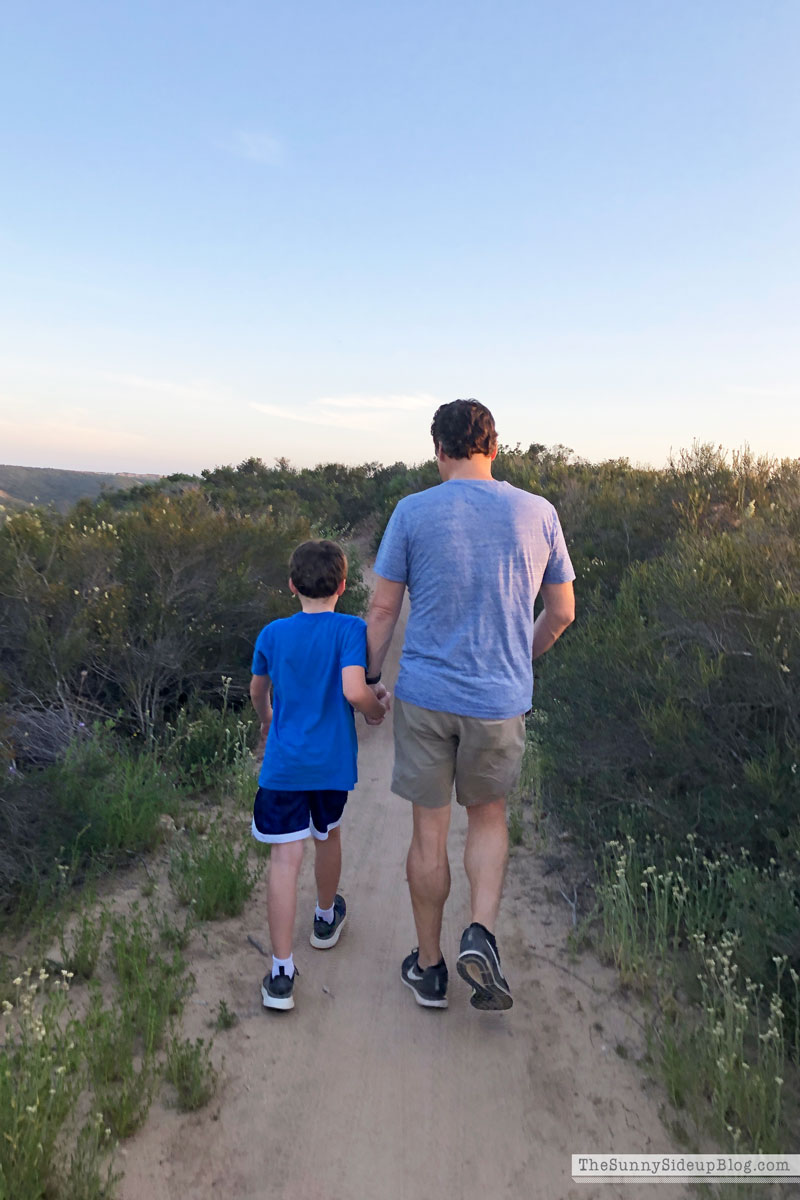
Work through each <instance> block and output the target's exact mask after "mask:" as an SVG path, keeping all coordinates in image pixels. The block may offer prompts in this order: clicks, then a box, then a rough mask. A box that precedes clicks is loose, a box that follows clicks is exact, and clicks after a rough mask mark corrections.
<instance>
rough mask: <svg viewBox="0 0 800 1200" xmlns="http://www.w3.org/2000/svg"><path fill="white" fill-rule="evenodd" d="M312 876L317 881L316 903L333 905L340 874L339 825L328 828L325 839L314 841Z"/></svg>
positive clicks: (321, 906) (326, 907)
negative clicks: (314, 855) (314, 854)
mask: <svg viewBox="0 0 800 1200" xmlns="http://www.w3.org/2000/svg"><path fill="white" fill-rule="evenodd" d="M314 849H315V851H316V857H315V859H314V877H315V879H316V881H317V904H318V905H319V907H320V908H323V909H328V908H332V907H333V902H334V900H335V899H336V889H337V888H338V886H339V878H340V876H341V874H342V839H341V832H340V826H338V825H337V826H336V828H335V829H329V830H328V836H327V838H326V839H325V841H315V843H314Z"/></svg>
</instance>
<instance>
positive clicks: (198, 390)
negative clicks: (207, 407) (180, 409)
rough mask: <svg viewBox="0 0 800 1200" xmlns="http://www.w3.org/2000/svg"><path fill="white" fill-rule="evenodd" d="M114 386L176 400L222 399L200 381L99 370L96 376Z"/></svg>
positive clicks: (213, 389)
mask: <svg viewBox="0 0 800 1200" xmlns="http://www.w3.org/2000/svg"><path fill="white" fill-rule="evenodd" d="M97 377H98V378H99V379H101V380H103V381H104V382H106V383H111V384H113V385H114V387H119V388H126V389H130V390H131V391H136V392H145V393H147V394H149V395H156V396H173V397H174V398H175V399H177V400H223V399H225V397H224V396H223V395H222V394H221V393H220V391H219V390H218V389H215V388H213V387H211V386H209V385H208V384H206V383H202V382H190V383H185V382H183V381H182V380H176V379H154V378H152V377H150V376H147V375H126V374H122V375H119V374H112V373H111V372H101V373H99V374H98V376H97Z"/></svg>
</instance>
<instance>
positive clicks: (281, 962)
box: [272, 954, 294, 979]
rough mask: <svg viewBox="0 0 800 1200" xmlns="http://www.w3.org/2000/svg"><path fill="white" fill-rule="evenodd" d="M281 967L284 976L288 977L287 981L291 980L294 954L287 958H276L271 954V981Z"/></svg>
mask: <svg viewBox="0 0 800 1200" xmlns="http://www.w3.org/2000/svg"><path fill="white" fill-rule="evenodd" d="M281 967H283V973H284V975H287V976H288V977H289V979H291V978H292V976H293V975H294V954H290V955H289V957H288V958H276V957H275V955H274V954H273V956H272V978H273V979H274V978H275V976H276V975H277V974H278V972H279V971H280V969H281Z"/></svg>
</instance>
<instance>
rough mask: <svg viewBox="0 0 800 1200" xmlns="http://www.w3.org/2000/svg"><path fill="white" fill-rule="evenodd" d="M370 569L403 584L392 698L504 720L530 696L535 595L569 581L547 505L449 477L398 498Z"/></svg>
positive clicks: (506, 489)
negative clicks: (405, 602) (405, 595)
mask: <svg viewBox="0 0 800 1200" xmlns="http://www.w3.org/2000/svg"><path fill="white" fill-rule="evenodd" d="M375 571H376V573H377V574H378V575H381V576H383V578H384V579H391V580H394V581H395V582H396V583H405V584H407V585H408V591H409V596H410V599H411V615H410V617H409V619H408V626H407V628H406V640H405V645H404V646H403V654H402V658H401V660H400V674H399V676H398V679H397V686H396V689H395V691H396V694H397V695H398V696H399V698H400V699H401V700H405V701H407V702H408V703H409V704H416V705H418V706H419V707H420V708H429V709H435V710H437V711H439V712H451V713H457V714H458V715H460V716H468V717H484V718H487V719H497V720H499V719H505V718H507V717H515V716H518V715H519V714H520V713H524V712H527V711H528V709H529V708H530V706H531V696H532V693H533V663H532V660H531V652H532V646H533V602H534V600H535V598H536V594H537V592H538V591H539V587H540V586H541V584H542V583H569V582H570V581H571V580H573V579H574V578H575V572H574V571H573V569H572V563H571V562H570V558H569V554H568V552H567V547H566V543H565V542H564V535H563V533H562V531H561V525H560V523H559V520H558V514H557V513H556V510H555V509H554V508H553V506H552V504H550V503H549V501H547V500H545V499H544V498H543V497H542V496H534V495H532V494H531V493H530V492H524V491H522V490H521V489H520V488H515V487H512V486H511V484H509V483H503V482H500V481H499V480H496V479H486V480H483V479H449V480H447V482H445V483H442V484H440V485H439V486H438V487H433V488H430V489H429V490H428V491H426V492H418V493H416V494H415V495H413V496H406V498H405V499H404V500H401V501H400V502H399V504H398V505H397V507H396V509H395V510H394V513H393V514H392V518H391V520H390V521H389V524H388V525H387V527H386V532H385V533H384V535H383V541H382V542H381V546H380V550H379V551H378V557H377V559H376V562H375Z"/></svg>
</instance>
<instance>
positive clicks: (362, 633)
mask: <svg viewBox="0 0 800 1200" xmlns="http://www.w3.org/2000/svg"><path fill="white" fill-rule="evenodd" d="M339 666H340V667H363V668H364V670H365V671H366V669H367V624H366V621H362V620H361V618H360V617H354V618H353V619H352V620H351V621H348V622H347V624H346V626H345V628H344V630H343V633H342V641H341V646H340V650H339Z"/></svg>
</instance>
